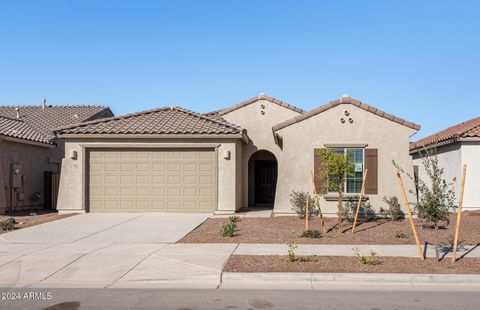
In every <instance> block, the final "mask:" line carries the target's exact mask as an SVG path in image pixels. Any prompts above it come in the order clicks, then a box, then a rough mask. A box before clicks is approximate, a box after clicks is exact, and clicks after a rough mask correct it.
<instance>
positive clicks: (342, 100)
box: [272, 97, 420, 131]
mask: <svg viewBox="0 0 480 310" xmlns="http://www.w3.org/2000/svg"><path fill="white" fill-rule="evenodd" d="M341 104H353V105H354V106H356V107H359V108H361V109H363V110H365V111H368V112H371V113H373V114H375V115H378V116H380V117H383V118H386V119H388V120H390V121H392V122H395V123H398V124H400V125H404V126H407V127H409V128H412V129H415V130H419V129H420V125H417V124H414V123H412V122H409V121H406V120H404V119H402V118H398V117H395V116H393V115H391V114H388V113H385V112H384V111H382V110H379V109H377V108H375V107H372V106H370V105H368V104H365V103H363V102H361V101H360V100H356V99H353V98H350V97H342V98H340V99H337V100H333V101H330V102H329V103H327V104H325V105H322V106H320V107H318V108H316V109H313V110H311V111H310V112H306V113H304V114H301V115H299V116H296V117H294V118H291V119H289V120H286V121H285V122H282V123H280V124H277V125H275V126H273V128H272V129H273V131H277V130H280V129H282V128H285V127H287V126H290V125H292V124H295V123H298V122H301V121H303V120H305V119H307V118H310V117H312V116H315V115H317V114H320V113H322V112H324V111H327V110H329V109H331V108H333V107H336V106H338V105H341Z"/></svg>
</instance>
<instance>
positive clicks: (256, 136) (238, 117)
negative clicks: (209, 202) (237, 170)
mask: <svg viewBox="0 0 480 310" xmlns="http://www.w3.org/2000/svg"><path fill="white" fill-rule="evenodd" d="M262 105H263V107H264V108H262ZM262 111H263V112H264V114H262ZM297 115H300V113H298V112H295V111H292V110H290V109H287V108H285V107H282V106H279V105H278V104H275V103H272V102H270V101H268V100H258V101H256V102H254V103H252V104H250V105H247V106H245V107H242V108H240V109H238V110H234V111H232V112H230V113H227V114H225V115H223V118H224V119H225V120H226V121H228V122H230V123H233V124H236V125H238V126H241V127H242V128H244V129H246V130H247V134H248V137H249V138H250V140H251V141H250V143H248V144H247V145H244V146H243V151H242V167H243V168H242V171H243V173H242V193H243V199H242V201H243V204H242V205H243V208H247V207H248V206H249V198H248V197H249V190H248V178H249V171H248V161H249V159H250V157H251V156H252V154H254V153H255V152H256V151H259V150H267V151H270V152H272V153H273V154H274V155H275V157H276V158H277V160H278V157H279V156H280V155H281V150H280V149H279V148H278V146H277V145H276V144H275V141H274V139H273V133H272V127H273V126H274V125H277V124H278V123H281V122H283V121H285V120H287V119H290V118H292V117H295V116H297ZM250 192H251V191H250ZM250 196H252V195H250ZM251 204H252V199H250V205H251Z"/></svg>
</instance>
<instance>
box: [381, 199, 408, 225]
mask: <svg viewBox="0 0 480 310" xmlns="http://www.w3.org/2000/svg"><path fill="white" fill-rule="evenodd" d="M383 201H384V202H385V203H386V204H387V205H388V208H387V209H384V208H383V207H381V208H380V215H381V216H382V217H384V218H387V219H389V220H391V221H401V220H403V219H404V218H405V213H403V211H402V209H401V206H400V203H399V202H398V198H397V197H396V196H391V197H388V198H387V197H383Z"/></svg>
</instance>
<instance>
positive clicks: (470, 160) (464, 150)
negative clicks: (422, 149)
mask: <svg viewBox="0 0 480 310" xmlns="http://www.w3.org/2000/svg"><path fill="white" fill-rule="evenodd" d="M436 153H437V158H438V163H439V166H440V167H442V168H443V169H444V178H445V180H447V182H451V181H452V180H453V179H454V178H455V179H456V181H455V182H454V183H453V186H454V189H455V196H456V202H457V204H458V199H459V198H460V197H459V196H460V185H461V178H462V169H463V165H464V164H466V165H467V178H466V180H465V192H464V196H463V209H464V210H479V209H480V191H479V190H478V189H479V188H480V169H479V167H480V142H473V141H472V142H455V143H451V144H447V145H443V146H439V147H437V149H436ZM412 157H413V162H414V164H415V165H418V166H419V171H418V172H419V178H421V179H422V180H424V181H425V182H427V184H429V183H430V182H428V177H427V176H426V173H425V169H424V168H423V165H422V159H421V157H420V155H419V154H418V153H416V154H413V155H412Z"/></svg>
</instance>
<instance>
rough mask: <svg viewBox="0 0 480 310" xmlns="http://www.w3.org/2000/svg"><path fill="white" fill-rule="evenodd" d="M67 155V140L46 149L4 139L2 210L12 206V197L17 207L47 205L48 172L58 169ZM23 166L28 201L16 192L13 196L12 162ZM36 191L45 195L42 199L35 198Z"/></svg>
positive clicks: (0, 156) (0, 187)
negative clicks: (45, 179) (64, 155)
mask: <svg viewBox="0 0 480 310" xmlns="http://www.w3.org/2000/svg"><path fill="white" fill-rule="evenodd" d="M62 157H63V141H58V146H57V147H56V148H46V147H40V146H35V145H29V144H24V143H18V142H13V141H6V140H1V141H0V169H1V175H0V178H1V180H0V213H1V211H2V209H4V208H8V206H10V197H13V200H12V201H13V207H14V210H21V209H29V208H34V207H36V208H40V207H43V205H44V198H45V195H44V189H45V188H44V172H45V171H54V172H58V169H59V168H60V162H61V159H62ZM13 163H15V164H20V165H21V175H23V176H24V181H23V182H22V185H21V187H20V192H22V193H23V196H24V200H23V201H20V200H18V199H17V195H16V193H15V194H13V195H12V196H11V195H10V193H11V192H12V190H11V180H10V169H11V165H12V164H13ZM35 192H39V193H40V194H41V198H40V200H39V201H37V202H36V203H34V202H33V201H32V200H31V197H32V195H33V194H34V193H35Z"/></svg>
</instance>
